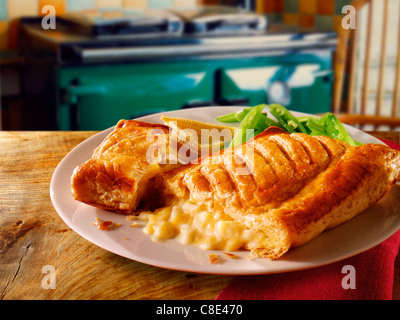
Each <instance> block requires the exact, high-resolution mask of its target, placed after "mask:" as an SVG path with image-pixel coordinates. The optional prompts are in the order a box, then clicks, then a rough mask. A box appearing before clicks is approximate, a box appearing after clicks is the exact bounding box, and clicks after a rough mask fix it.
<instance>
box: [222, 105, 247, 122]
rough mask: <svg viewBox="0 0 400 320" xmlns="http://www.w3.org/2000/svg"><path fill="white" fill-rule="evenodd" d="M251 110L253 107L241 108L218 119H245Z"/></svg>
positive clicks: (228, 120) (223, 120)
mask: <svg viewBox="0 0 400 320" xmlns="http://www.w3.org/2000/svg"><path fill="white" fill-rule="evenodd" d="M250 110H251V108H245V109H240V110H239V111H236V112H232V113H229V114H226V115H223V116H220V117H218V118H217V119H216V120H217V121H219V122H240V121H243V119H244V117H245V116H246V115H247V114H248V113H249V112H250Z"/></svg>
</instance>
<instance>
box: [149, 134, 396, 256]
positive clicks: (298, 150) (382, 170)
mask: <svg viewBox="0 0 400 320" xmlns="http://www.w3.org/2000/svg"><path fill="white" fill-rule="evenodd" d="M399 177H400V152H398V151H395V150H393V149H391V148H389V147H387V146H385V145H380V144H366V145H363V146H358V147H352V146H349V145H347V144H346V143H344V142H341V141H338V140H333V139H331V138H328V137H324V136H320V137H311V136H308V135H305V134H301V133H294V134H290V135H289V134H286V133H278V132H272V133H269V132H264V133H263V134H261V135H259V136H257V137H256V138H255V139H253V140H252V141H249V142H248V143H247V144H245V145H242V146H240V147H237V148H235V149H228V150H225V151H224V152H222V153H221V154H219V155H213V156H211V157H209V158H207V159H205V160H204V161H203V162H202V163H200V164H197V165H188V166H185V167H181V168H177V169H174V170H172V171H169V172H166V173H163V174H160V175H158V176H156V177H155V178H154V185H155V186H156V188H157V189H158V192H157V193H155V194H158V197H157V199H158V201H159V203H158V206H159V207H163V208H164V209H159V210H158V211H156V216H155V217H151V219H150V223H151V227H150V228H147V232H148V233H151V234H157V235H158V236H159V235H160V234H161V235H162V232H161V231H162V229H161V230H158V229H157V228H158V227H159V226H163V228H165V222H168V223H170V224H171V222H172V221H174V220H177V218H176V215H177V214H176V212H179V210H180V212H183V213H182V214H183V216H184V215H185V214H186V215H192V216H193V217H192V218H190V219H189V218H186V220H187V221H190V224H192V226H191V227H190V226H188V225H185V223H182V222H179V219H178V223H175V224H174V223H172V224H173V225H174V228H175V230H173V231H174V232H171V228H169V229H168V230H169V231H170V232H169V236H171V235H173V236H175V237H178V238H179V237H181V238H182V235H181V234H182V233H183V234H184V238H185V239H184V241H183V242H191V241H192V242H194V243H197V244H200V246H203V247H206V248H209V249H222V250H224V249H225V250H229V249H232V248H235V249H237V248H240V247H243V248H246V249H248V250H251V251H252V253H253V255H254V256H258V257H266V258H270V259H277V258H279V257H280V256H282V255H283V254H284V253H286V252H287V251H288V250H289V249H290V248H291V247H296V246H300V245H302V244H304V243H306V242H308V241H309V240H311V239H313V238H314V237H316V236H317V235H318V234H320V233H321V232H323V231H324V230H326V229H329V228H332V227H335V226H337V225H339V224H341V223H343V222H345V221H347V220H349V219H351V218H353V217H354V216H356V215H358V214H359V213H361V212H363V211H364V210H365V209H367V208H368V207H370V206H372V205H373V204H375V203H376V202H377V201H378V200H379V199H381V198H382V197H383V196H384V195H385V194H386V192H387V191H388V190H389V189H390V188H391V187H392V186H393V185H394V184H395V183H396V182H397V181H398V179H399ZM160 195H161V197H160ZM170 208H172V209H170ZM175 208H178V210H177V209H175ZM166 210H167V211H168V210H170V214H169V215H168V214H166V213H165V211H166ZM182 210H183V211H182ZM174 212H175V213H174ZM207 212H208V215H207ZM157 215H159V216H160V217H163V219H164V221H162V222H161V223H160V222H159V221H157V218H156V217H157ZM198 215H201V217H202V218H201V219H199V218H198V217H197V216H198ZM165 217H166V218H165ZM202 219H203V220H202ZM204 219H205V220H207V219H208V220H207V221H206V223H204ZM161 220H162V219H161ZM181 220H182V219H181ZM183 220H185V219H183ZM199 220H201V222H198V221H199ZM219 220H220V221H219ZM222 220H223V223H221V221H222ZM202 223H203V225H202ZM193 225H194V226H196V228H193ZM188 229H190V230H191V231H190V232H191V234H192V236H188V235H187V234H185V232H186V230H188ZM202 232H203V235H206V236H203V237H202V236H201V233H202ZM224 232H225V233H224ZM193 234H194V235H193ZM188 237H189V238H190V240H187V238H188ZM207 239H211V240H209V241H208V240H207ZM207 241H208V242H210V241H211V242H212V243H207ZM213 244H216V245H215V246H213Z"/></svg>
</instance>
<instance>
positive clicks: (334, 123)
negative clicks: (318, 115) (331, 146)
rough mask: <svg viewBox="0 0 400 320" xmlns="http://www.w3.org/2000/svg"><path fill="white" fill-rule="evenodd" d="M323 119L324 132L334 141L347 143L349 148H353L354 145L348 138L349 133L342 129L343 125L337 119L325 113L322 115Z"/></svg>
mask: <svg viewBox="0 0 400 320" xmlns="http://www.w3.org/2000/svg"><path fill="white" fill-rule="evenodd" d="M324 117H325V119H324V120H325V123H324V126H325V131H326V132H327V133H328V134H329V135H330V136H331V137H332V138H334V139H339V140H342V141H344V142H347V143H348V144H349V145H351V146H355V145H356V143H355V142H354V140H353V139H352V138H351V137H350V135H349V133H348V132H347V131H346V129H345V128H344V126H343V124H342V123H341V122H340V121H339V119H338V118H337V117H336V116H335V115H333V114H332V113H327V114H326V115H324Z"/></svg>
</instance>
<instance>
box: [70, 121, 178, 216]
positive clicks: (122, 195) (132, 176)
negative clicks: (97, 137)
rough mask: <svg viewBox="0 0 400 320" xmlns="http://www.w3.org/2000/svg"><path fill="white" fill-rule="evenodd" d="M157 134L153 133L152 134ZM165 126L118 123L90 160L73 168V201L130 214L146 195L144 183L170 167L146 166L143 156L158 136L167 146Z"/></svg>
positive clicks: (144, 123)
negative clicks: (151, 136)
mask: <svg viewBox="0 0 400 320" xmlns="http://www.w3.org/2000/svg"><path fill="white" fill-rule="evenodd" d="M154 130H156V131H154ZM168 130H169V128H168V127H167V126H165V125H160V124H150V123H146V122H141V121H135V120H120V121H119V122H118V124H117V125H116V127H115V129H114V130H113V131H112V132H111V133H110V134H109V135H108V136H107V137H106V138H105V139H104V141H103V142H102V143H101V144H100V145H99V146H98V147H97V148H96V149H95V150H94V152H93V155H92V157H91V158H90V159H89V160H88V161H86V162H85V163H83V164H81V165H80V166H78V167H77V168H75V170H74V173H73V176H72V178H71V188H72V194H73V196H74V198H75V199H76V200H79V201H81V202H84V203H86V204H89V205H93V206H96V207H99V208H102V209H106V210H113V211H116V212H120V213H125V214H130V213H132V212H134V211H135V210H136V208H137V207H138V205H139V202H140V200H141V198H142V196H143V194H144V193H145V190H146V186H147V181H148V180H149V179H150V178H152V177H153V176H154V175H156V174H157V173H160V172H162V171H164V170H168V169H170V168H171V167H173V166H169V165H166V166H163V167H161V166H160V165H159V163H149V162H148V159H147V156H146V153H147V151H148V150H149V147H150V146H151V145H152V144H154V143H155V142H154V140H155V139H148V138H147V135H148V134H149V133H152V134H153V133H154V135H157V134H159V137H160V140H166V141H160V143H161V144H163V143H164V142H165V145H166V146H168V141H167V140H168Z"/></svg>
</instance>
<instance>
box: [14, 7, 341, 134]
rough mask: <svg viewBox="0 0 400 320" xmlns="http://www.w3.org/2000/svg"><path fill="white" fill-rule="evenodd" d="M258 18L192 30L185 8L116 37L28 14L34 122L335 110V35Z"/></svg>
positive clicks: (99, 126) (97, 123) (64, 125)
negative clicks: (50, 24) (186, 111)
mask: <svg viewBox="0 0 400 320" xmlns="http://www.w3.org/2000/svg"><path fill="white" fill-rule="evenodd" d="M227 16H228V15H227ZM215 17H217V16H215ZM251 17H252V16H251V15H248V16H246V19H247V20H246V19H241V20H240V23H239V22H238V21H239V20H238V19H237V17H236V18H232V15H230V17H229V19H231V20H229V21H228V22H221V21H219V20H218V21H219V23H215V20H216V18H215V19H214V21H213V22H212V23H211V22H210V21H209V20H207V21H206V22H204V19H203V20H201V19H198V21H197V20H196V19H193V16H192V17H191V20H190V21H191V26H192V28H191V30H195V31H196V32H190V31H187V30H188V29H187V27H185V19H182V16H181V15H178V14H172V13H170V15H167V16H165V15H164V16H163V17H162V19H161V18H160V19H158V20H157V19H154V15H152V19H153V20H152V21H153V22H154V21H156V23H154V25H152V27H149V23H147V24H146V23H143V22H141V23H142V24H139V25H140V26H141V28H142V29H141V32H142V33H141V34H138V33H137V32H136V33H134V34H132V33H129V32H126V33H124V32H119V33H118V34H116V35H115V34H114V35H113V34H110V32H111V33H112V32H115V29H112V28H109V29H107V28H105V27H104V26H102V27H103V29H104V30H106V32H108V33H106V34H101V33H100V34H99V32H101V28H97V29H94V28H93V26H94V25H96V24H93V23H92V25H91V24H89V26H85V28H84V27H83V26H82V25H79V24H78V25H77V23H76V21H77V20H76V19H75V20H72V19H70V20H68V19H66V20H65V21H58V24H57V29H56V30H51V29H50V30H43V29H42V28H41V26H40V23H39V21H38V20H37V19H24V20H22V21H21V26H20V37H19V39H20V47H19V50H20V52H21V55H22V56H23V57H24V59H25V71H24V75H23V78H24V81H23V83H24V88H25V89H24V94H25V96H26V97H27V101H26V103H28V104H29V106H30V107H29V110H30V112H32V113H40V114H41V115H42V118H43V119H44V120H43V121H42V123H41V127H40V128H32V129H41V130H44V129H48V130H103V129H106V128H108V127H110V126H113V125H115V123H116V122H117V121H118V120H119V119H122V118H124V119H131V118H136V117H139V116H142V115H146V114H150V113H155V112H165V111H170V110H178V109H182V108H196V107H200V106H201V107H204V106H215V105H220V106H229V105H243V106H247V105H256V104H260V103H267V104H268V103H280V104H282V105H284V106H286V107H287V108H289V109H291V110H296V111H301V112H306V113H323V112H327V111H330V110H331V98H332V84H333V80H334V79H333V73H332V59H333V54H334V50H335V46H336V35H335V34H334V33H321V32H319V33H317V32H300V31H298V30H293V29H291V30H287V29H285V28H281V27H274V26H270V27H268V28H266V21H265V20H263V19H262V18H263V17H261V18H260V16H258V15H254V17H253V19H251ZM75 18H76V17H75ZM71 21H73V22H74V23H72V22H71ZM78 21H79V19H78ZM180 22H181V23H182V24H180ZM186 22H187V19H186ZM193 23H199V24H201V23H203V26H202V25H200V27H196V28H193V25H194V24H193ZM114 24H115V22H114ZM143 25H144V26H145V27H143ZM186 25H187V23H186ZM243 25H245V28H243ZM97 26H98V25H97ZM118 26H119V28H121V21H119V25H118ZM107 27H108V26H107ZM136 27H137V26H136ZM264 27H265V28H266V29H265V28H264ZM129 28H130V29H132V24H129ZM218 28H220V29H218ZM77 29H78V30H80V32H76V30H77ZM99 30H100V31H99ZM110 30H111V31H110ZM143 30H144V31H143ZM95 31H96V32H95Z"/></svg>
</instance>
